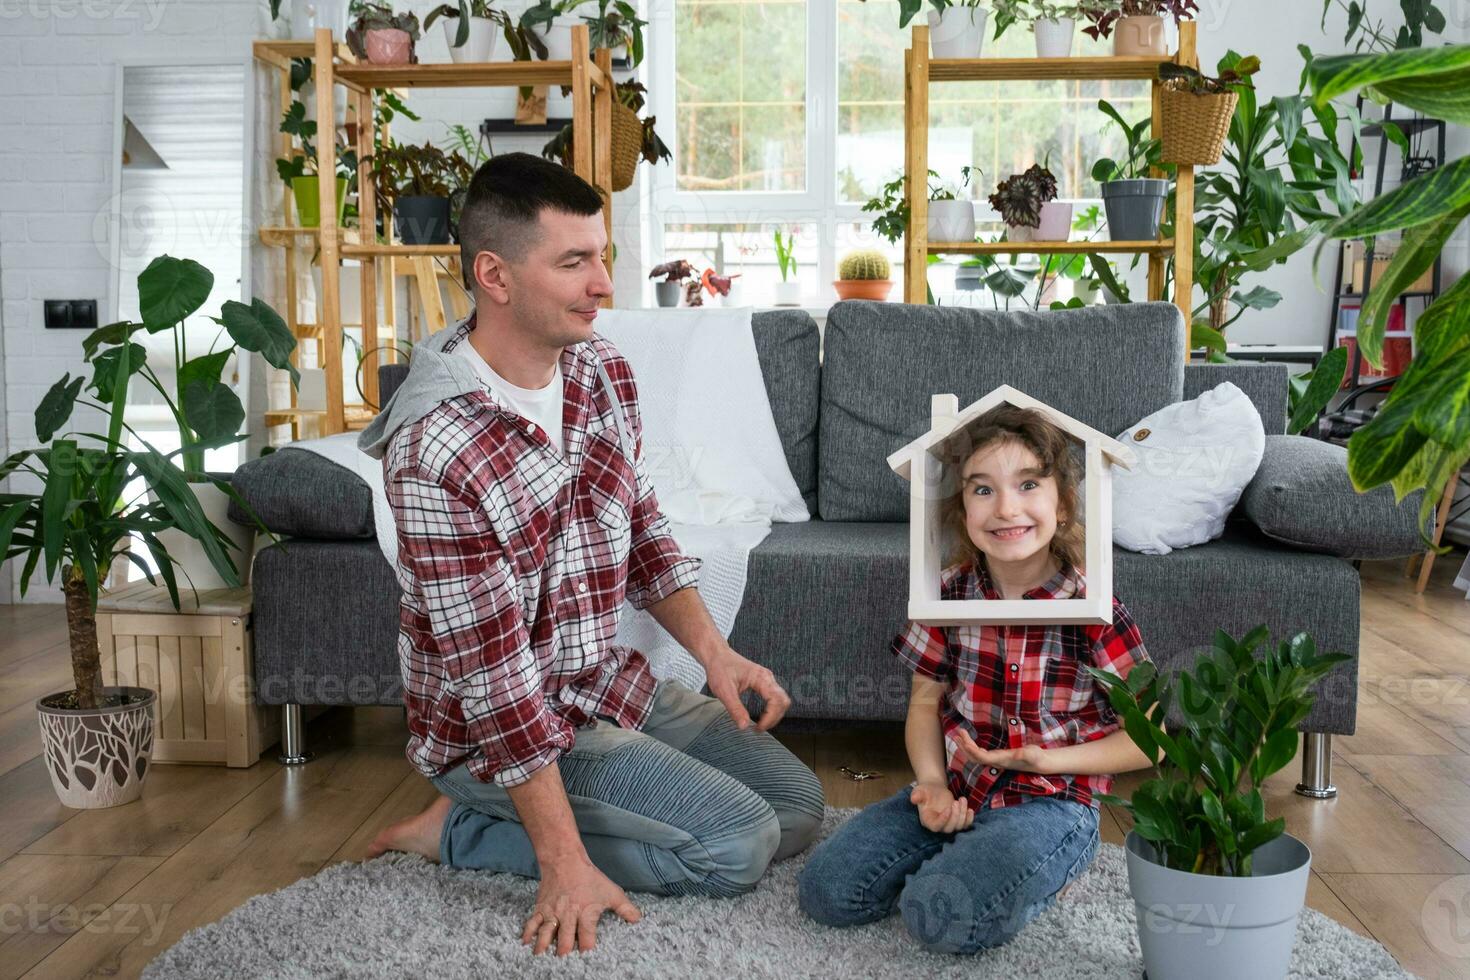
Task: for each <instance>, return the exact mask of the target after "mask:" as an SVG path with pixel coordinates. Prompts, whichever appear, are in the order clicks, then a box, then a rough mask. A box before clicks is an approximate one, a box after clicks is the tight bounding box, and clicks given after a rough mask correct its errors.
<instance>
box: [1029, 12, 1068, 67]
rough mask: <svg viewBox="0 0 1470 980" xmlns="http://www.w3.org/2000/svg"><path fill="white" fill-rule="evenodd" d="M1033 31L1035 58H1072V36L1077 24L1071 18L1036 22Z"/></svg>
mask: <svg viewBox="0 0 1470 980" xmlns="http://www.w3.org/2000/svg"><path fill="white" fill-rule="evenodd" d="M1034 29H1035V31H1036V57H1038V58H1070V57H1072V36H1073V33H1074V32H1075V31H1076V29H1077V22H1076V21H1074V20H1073V19H1072V18H1070V17H1063V18H1061V19H1060V20H1038V21H1037V22H1036V24H1035V25H1034Z"/></svg>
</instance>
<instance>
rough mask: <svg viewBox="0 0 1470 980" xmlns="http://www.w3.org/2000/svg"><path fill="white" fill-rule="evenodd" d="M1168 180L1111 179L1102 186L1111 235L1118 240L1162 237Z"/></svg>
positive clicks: (1147, 178)
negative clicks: (1160, 233)
mask: <svg viewBox="0 0 1470 980" xmlns="http://www.w3.org/2000/svg"><path fill="white" fill-rule="evenodd" d="M1168 194H1169V182H1168V181H1167V180H1160V179H1157V178H1153V177H1140V178H1134V179H1129V180H1109V181H1107V182H1105V183H1104V184H1103V185H1102V197H1103V210H1104V211H1106V212H1107V216H1108V237H1109V238H1111V239H1112V240H1113V241H1115V242H1151V241H1153V240H1154V239H1156V238H1158V237H1159V221H1160V219H1162V218H1163V216H1164V198H1165V197H1167V196H1168Z"/></svg>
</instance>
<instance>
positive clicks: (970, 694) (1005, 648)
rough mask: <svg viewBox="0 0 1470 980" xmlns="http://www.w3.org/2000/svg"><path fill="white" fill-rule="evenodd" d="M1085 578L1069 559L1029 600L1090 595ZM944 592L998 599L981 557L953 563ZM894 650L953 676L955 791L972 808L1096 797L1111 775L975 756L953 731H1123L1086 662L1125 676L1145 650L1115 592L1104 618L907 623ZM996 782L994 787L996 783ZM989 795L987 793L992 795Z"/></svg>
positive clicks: (1006, 740)
mask: <svg viewBox="0 0 1470 980" xmlns="http://www.w3.org/2000/svg"><path fill="white" fill-rule="evenodd" d="M1085 587H1086V579H1085V578H1084V576H1083V575H1082V573H1081V572H1080V571H1077V570H1075V569H1074V568H1072V566H1070V565H1066V566H1064V567H1062V568H1061V569H1059V570H1058V571H1057V573H1056V575H1054V576H1052V578H1051V579H1050V580H1048V581H1047V582H1046V583H1045V584H1043V585H1040V586H1038V587H1037V588H1035V589H1032V590H1031V591H1030V592H1027V593H1026V594H1025V595H1024V596H1023V598H1026V599H1070V598H1072V597H1074V596H1079V595H1084V594H1085ZM940 597H941V598H944V599H999V598H1001V594H1000V592H999V591H997V590H996V588H995V586H994V585H993V584H992V582H991V580H990V575H989V571H988V570H987V569H986V568H985V564H984V562H969V563H966V564H962V565H956V566H953V567H951V568H949V569H946V570H945V572H944V573H943V575H942V576H941V579H940ZM893 654H894V655H895V656H897V657H898V659H899V660H900V661H902V662H903V664H904V665H905V666H906V667H908V668H909V669H910V670H912V671H914V672H915V673H917V674H921V675H923V676H924V677H928V678H931V679H933V680H936V681H941V682H943V683H944V684H945V685H946V690H945V693H944V697H943V698H942V699H941V700H940V703H939V718H940V725H941V727H942V729H943V731H944V752H945V760H946V763H947V765H948V776H949V790H950V792H951V793H953V794H954V796H955V798H956V799H965V800H968V802H969V806H970V809H972V810H979V809H981V808H982V807H985V806H989V807H1002V806H1014V805H1015V804H1017V803H1024V802H1026V801H1027V800H1029V799H1034V798H1036V797H1038V796H1059V797H1061V798H1063V799H1068V800H1075V801H1076V802H1078V803H1084V804H1088V805H1090V806H1096V805H1097V803H1096V801H1095V799H1094V797H1095V796H1096V795H1097V794H1098V793H1106V792H1108V790H1109V789H1110V788H1111V787H1112V783H1113V777H1112V776H1070V775H1043V774H1041V773H1033V772H1020V771H1012V770H1005V769H997V768H995V767H992V766H981V765H977V764H976V763H973V762H971V761H970V760H969V759H968V758H967V757H966V756H965V755H964V753H962V752H960V750H959V745H958V743H957V742H956V741H955V739H954V735H953V733H954V731H955V729H957V728H959V727H961V726H963V727H964V728H965V729H966V730H967V731H968V732H969V734H970V737H971V738H973V739H974V740H975V744H976V745H978V746H980V747H981V748H982V749H1010V748H1020V747H1021V746H1023V745H1042V746H1045V747H1047V748H1055V747H1060V746H1063V745H1077V744H1080V743H1082V742H1091V741H1093V740H1094V739H1099V738H1102V737H1103V736H1104V735H1107V734H1108V733H1110V732H1113V731H1116V730H1118V728H1119V727H1120V726H1119V723H1118V716H1117V714H1116V713H1115V712H1114V711H1113V707H1112V705H1110V704H1109V703H1108V699H1107V692H1106V691H1105V690H1104V689H1103V688H1102V686H1101V685H1100V684H1097V683H1096V682H1095V681H1094V680H1093V679H1092V675H1091V674H1089V673H1088V672H1087V670H1086V668H1087V667H1098V668H1100V669H1102V670H1108V671H1112V672H1113V673H1115V674H1117V675H1118V676H1120V677H1127V676H1128V672H1129V671H1131V670H1132V669H1133V668H1134V666H1136V665H1137V664H1140V663H1143V662H1144V661H1146V660H1147V659H1148V651H1147V650H1145V649H1144V646H1143V637H1142V636H1141V635H1140V634H1139V632H1138V627H1137V626H1136V625H1135V624H1134V622H1133V617H1131V616H1130V615H1129V614H1128V610H1127V608H1126V607H1124V605H1123V603H1122V602H1120V601H1118V599H1117V598H1116V597H1115V598H1114V599H1113V622H1112V623H1111V624H1110V625H1107V626H1100V625H1087V626H992V625H988V624H987V625H970V626H944V627H940V626H925V625H922V624H920V623H910V624H909V625H908V627H907V628H906V629H905V630H904V631H903V632H902V633H900V634H899V635H898V636H897V637H896V638H895V639H894V641H893ZM992 789H994V790H995V792H993V793H992V792H991V791H992ZM987 796H989V799H988V800H987V799H986V797H987Z"/></svg>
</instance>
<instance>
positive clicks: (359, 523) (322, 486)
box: [229, 446, 376, 540]
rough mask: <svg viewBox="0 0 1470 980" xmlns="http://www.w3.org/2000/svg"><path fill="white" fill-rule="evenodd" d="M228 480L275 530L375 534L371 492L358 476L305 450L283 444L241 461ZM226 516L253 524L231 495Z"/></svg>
mask: <svg viewBox="0 0 1470 980" xmlns="http://www.w3.org/2000/svg"><path fill="white" fill-rule="evenodd" d="M230 483H231V485H232V486H234V488H235V490H236V492H238V493H239V494H240V496H242V497H244V498H245V502H246V503H247V504H249V505H250V507H251V509H252V510H254V511H255V512H256V513H257V514H258V515H260V519H261V521H262V522H264V524H265V526H266V527H268V528H270V529H271V530H272V531H274V532H275V533H277V534H280V535H286V536H290V537H302V538H320V539H324V540H339V539H360V538H373V537H375V536H376V535H375V532H374V530H373V499H372V491H370V490H369V489H368V485H367V484H366V483H364V482H363V481H362V477H360V476H358V475H357V474H356V473H354V472H352V471H351V470H348V469H345V468H343V467H341V466H338V465H337V464H336V463H334V462H332V461H331V460H330V459H327V458H326V457H325V456H323V455H321V454H320V453H314V452H312V451H311V450H309V449H292V448H291V447H290V446H287V447H285V448H283V449H278V450H276V451H275V452H273V453H270V454H268V455H265V456H261V457H260V458H258V459H252V460H249V461H248V462H245V463H242V464H241V465H240V467H239V468H238V469H236V470H235V472H234V473H233V474H231V476H230ZM229 515H230V520H232V521H234V522H236V523H237V524H246V525H250V526H254V525H253V522H252V521H251V520H250V519H249V517H248V516H247V515H246V514H245V512H244V511H243V510H241V509H240V505H239V504H238V503H237V502H236V501H234V500H231V501H230V509H229Z"/></svg>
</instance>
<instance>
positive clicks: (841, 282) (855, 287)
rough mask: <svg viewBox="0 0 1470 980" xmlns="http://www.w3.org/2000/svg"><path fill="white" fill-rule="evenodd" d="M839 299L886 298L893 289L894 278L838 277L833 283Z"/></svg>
mask: <svg viewBox="0 0 1470 980" xmlns="http://www.w3.org/2000/svg"><path fill="white" fill-rule="evenodd" d="M832 286H833V288H835V289H836V290H837V298H838V299H874V300H879V301H882V300H885V299H887V298H888V294H889V293H891V292H892V291H893V280H892V279H838V280H836V281H835V282H833V283H832Z"/></svg>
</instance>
